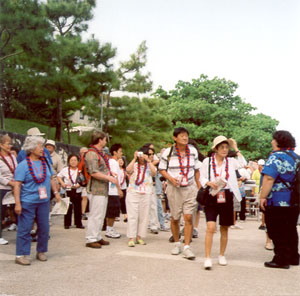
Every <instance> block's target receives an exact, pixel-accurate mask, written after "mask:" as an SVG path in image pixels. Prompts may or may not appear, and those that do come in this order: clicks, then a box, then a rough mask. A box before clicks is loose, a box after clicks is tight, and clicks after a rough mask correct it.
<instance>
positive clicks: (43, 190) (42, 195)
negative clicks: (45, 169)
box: [39, 186, 48, 199]
mask: <svg viewBox="0 0 300 296" xmlns="http://www.w3.org/2000/svg"><path fill="white" fill-rule="evenodd" d="M39 196H40V199H47V198H48V195H47V189H46V187H44V186H42V187H39Z"/></svg>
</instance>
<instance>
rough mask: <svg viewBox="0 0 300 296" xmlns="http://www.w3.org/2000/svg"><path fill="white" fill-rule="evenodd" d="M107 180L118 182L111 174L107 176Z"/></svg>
mask: <svg viewBox="0 0 300 296" xmlns="http://www.w3.org/2000/svg"><path fill="white" fill-rule="evenodd" d="M108 181H109V182H110V183H113V184H118V179H116V178H115V177H113V176H108Z"/></svg>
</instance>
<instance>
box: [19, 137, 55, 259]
mask: <svg viewBox="0 0 300 296" xmlns="http://www.w3.org/2000/svg"><path fill="white" fill-rule="evenodd" d="M44 141H45V140H44V139H43V138H42V137H39V136H38V137H37V136H30V137H27V138H26V140H25V143H24V146H23V150H24V151H25V152H26V158H25V159H24V160H23V161H22V162H21V163H19V165H18V166H17V168H16V170H15V183H14V196H15V201H16V205H15V212H16V214H17V215H19V218H18V231H17V242H16V263H17V264H20V265H30V259H29V258H28V256H29V255H30V246H31V236H30V231H31V229H32V224H33V221H34V218H35V217H36V221H37V225H38V240H37V254H36V258H37V259H38V260H40V261H46V260H47V257H46V254H45V253H46V252H47V251H48V237H49V208H50V189H51V188H52V190H53V192H54V194H55V197H56V199H57V201H60V195H59V193H58V192H57V188H56V183H55V181H54V179H53V177H52V176H53V170H52V168H51V166H50V165H49V164H48V163H47V162H46V160H45V157H44V152H43V149H44V146H43V144H44Z"/></svg>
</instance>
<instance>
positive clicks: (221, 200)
mask: <svg viewBox="0 0 300 296" xmlns="http://www.w3.org/2000/svg"><path fill="white" fill-rule="evenodd" d="M225 202H226V197H225V191H220V192H218V193H217V203H225Z"/></svg>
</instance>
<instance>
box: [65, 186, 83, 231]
mask: <svg viewBox="0 0 300 296" xmlns="http://www.w3.org/2000/svg"><path fill="white" fill-rule="evenodd" d="M67 196H68V197H70V205H69V209H68V212H67V214H66V215H65V218H64V225H65V226H71V224H72V212H73V208H74V224H75V225H76V226H77V227H81V226H82V222H81V193H76V189H72V190H70V191H67Z"/></svg>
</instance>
